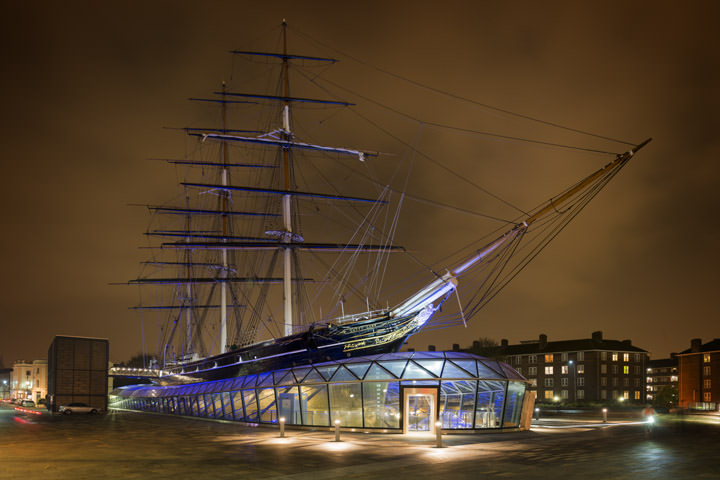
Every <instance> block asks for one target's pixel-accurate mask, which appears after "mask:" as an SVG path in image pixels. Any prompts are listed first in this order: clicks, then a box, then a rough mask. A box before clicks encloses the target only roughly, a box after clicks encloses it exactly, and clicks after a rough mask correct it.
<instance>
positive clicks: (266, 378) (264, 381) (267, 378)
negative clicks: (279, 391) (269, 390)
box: [257, 372, 273, 387]
mask: <svg viewBox="0 0 720 480" xmlns="http://www.w3.org/2000/svg"><path fill="white" fill-rule="evenodd" d="M257 386H258V387H272V386H273V376H272V372H268V373H263V374H260V378H259V379H258V384H257Z"/></svg>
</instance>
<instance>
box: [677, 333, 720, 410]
mask: <svg viewBox="0 0 720 480" xmlns="http://www.w3.org/2000/svg"><path fill="white" fill-rule="evenodd" d="M678 365H679V368H678V370H679V377H680V378H679V386H678V393H679V395H680V406H681V407H685V408H697V409H701V410H717V409H718V403H720V338H716V339H714V340H713V341H711V342H708V343H705V344H703V343H702V340H701V339H699V338H694V339H692V340H691V341H690V348H689V349H687V350H685V351H682V352H680V353H678Z"/></svg>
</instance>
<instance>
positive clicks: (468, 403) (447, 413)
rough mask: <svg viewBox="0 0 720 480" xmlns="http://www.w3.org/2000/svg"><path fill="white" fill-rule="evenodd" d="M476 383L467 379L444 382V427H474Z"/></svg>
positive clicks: (441, 398) (442, 392)
mask: <svg viewBox="0 0 720 480" xmlns="http://www.w3.org/2000/svg"><path fill="white" fill-rule="evenodd" d="M476 383H477V382H474V381H465V380H458V381H455V382H442V385H441V388H440V419H441V421H442V424H443V428H455V429H461V428H473V416H474V414H475V388H476Z"/></svg>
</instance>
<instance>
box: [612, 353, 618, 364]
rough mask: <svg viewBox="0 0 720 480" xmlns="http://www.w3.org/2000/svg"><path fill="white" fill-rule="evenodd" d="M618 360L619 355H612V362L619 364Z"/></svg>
mask: <svg viewBox="0 0 720 480" xmlns="http://www.w3.org/2000/svg"><path fill="white" fill-rule="evenodd" d="M617 359H618V354H617V353H613V354H612V361H613V362H617Z"/></svg>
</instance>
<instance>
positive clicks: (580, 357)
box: [577, 352, 585, 362]
mask: <svg viewBox="0 0 720 480" xmlns="http://www.w3.org/2000/svg"><path fill="white" fill-rule="evenodd" d="M577 360H578V362H584V361H585V352H578V353H577Z"/></svg>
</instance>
